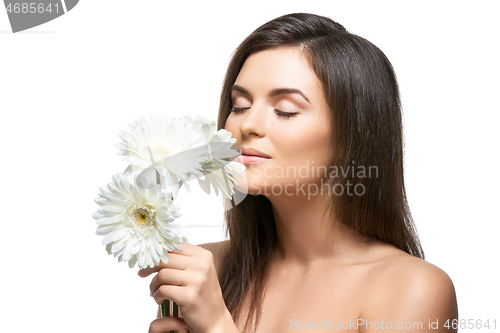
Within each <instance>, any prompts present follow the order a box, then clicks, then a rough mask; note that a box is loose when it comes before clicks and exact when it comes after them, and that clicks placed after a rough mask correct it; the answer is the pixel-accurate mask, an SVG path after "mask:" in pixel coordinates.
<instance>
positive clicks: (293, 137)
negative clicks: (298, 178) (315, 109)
mask: <svg viewBox="0 0 500 333" xmlns="http://www.w3.org/2000/svg"><path fill="white" fill-rule="evenodd" d="M330 135H331V132H330V131H329V129H328V128H326V127H324V126H321V125H318V123H314V124H311V126H301V127H300V128H294V129H290V131H287V135H283V136H281V137H280V138H278V139H277V140H280V146H281V147H286V148H285V149H284V150H283V152H284V153H285V154H286V156H287V159H288V163H290V164H292V165H306V164H307V161H309V165H312V162H313V161H314V165H326V164H327V163H328V162H329V157H330V151H331V147H330ZM283 157H285V156H283Z"/></svg>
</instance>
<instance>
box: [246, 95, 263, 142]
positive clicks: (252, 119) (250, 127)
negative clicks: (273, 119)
mask: <svg viewBox="0 0 500 333" xmlns="http://www.w3.org/2000/svg"><path fill="white" fill-rule="evenodd" d="M266 123H267V117H266V113H265V109H264V107H262V106H259V105H258V104H256V103H254V104H253V105H252V107H251V108H250V109H248V110H247V111H246V112H245V116H244V118H243V120H242V121H241V123H240V131H241V134H242V135H244V136H252V135H255V136H258V137H264V136H265V135H266Z"/></svg>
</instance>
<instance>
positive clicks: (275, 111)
mask: <svg viewBox="0 0 500 333" xmlns="http://www.w3.org/2000/svg"><path fill="white" fill-rule="evenodd" d="M248 109H249V108H233V109H231V112H235V113H238V112H243V111H245V110H248ZM274 113H276V114H277V115H278V116H280V117H285V118H291V117H295V116H296V115H298V113H293V112H283V111H279V110H276V109H274Z"/></svg>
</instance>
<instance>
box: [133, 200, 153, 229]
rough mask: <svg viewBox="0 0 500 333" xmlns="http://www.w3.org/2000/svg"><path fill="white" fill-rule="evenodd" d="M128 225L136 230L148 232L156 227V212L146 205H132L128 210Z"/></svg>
mask: <svg viewBox="0 0 500 333" xmlns="http://www.w3.org/2000/svg"><path fill="white" fill-rule="evenodd" d="M126 215H127V218H126V223H127V224H128V226H129V227H131V228H133V229H135V230H137V231H138V230H146V229H149V228H150V227H152V226H154V225H155V211H154V209H152V208H151V207H149V206H148V205H146V204H142V203H139V204H135V205H133V206H132V205H131V206H129V207H128V209H127V213H126Z"/></svg>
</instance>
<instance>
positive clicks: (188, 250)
mask: <svg viewBox="0 0 500 333" xmlns="http://www.w3.org/2000/svg"><path fill="white" fill-rule="evenodd" d="M181 249H182V251H176V250H174V251H169V253H175V254H183V255H185V256H195V255H198V254H200V253H203V252H204V251H208V250H206V249H204V248H202V247H201V246H198V245H193V244H190V243H182V244H181Z"/></svg>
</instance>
